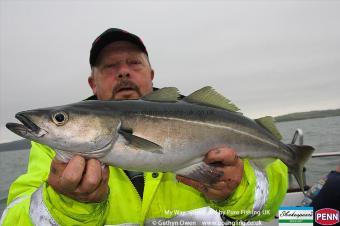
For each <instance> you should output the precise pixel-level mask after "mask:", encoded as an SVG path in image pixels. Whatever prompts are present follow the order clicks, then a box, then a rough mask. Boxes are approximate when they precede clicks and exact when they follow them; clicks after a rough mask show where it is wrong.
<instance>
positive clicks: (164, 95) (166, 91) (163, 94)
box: [142, 87, 180, 102]
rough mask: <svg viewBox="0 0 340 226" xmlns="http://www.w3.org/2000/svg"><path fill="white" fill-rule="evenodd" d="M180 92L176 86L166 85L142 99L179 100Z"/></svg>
mask: <svg viewBox="0 0 340 226" xmlns="http://www.w3.org/2000/svg"><path fill="white" fill-rule="evenodd" d="M179 97H180V93H179V91H178V89H177V88H176V87H164V88H161V89H159V90H156V91H154V92H152V93H150V94H149V95H146V96H144V97H143V98H142V100H147V101H154V102H177V101H178V99H179Z"/></svg>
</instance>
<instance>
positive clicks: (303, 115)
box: [274, 108, 340, 122]
mask: <svg viewBox="0 0 340 226" xmlns="http://www.w3.org/2000/svg"><path fill="white" fill-rule="evenodd" d="M335 116H340V108H339V109H334V110H322V111H307V112H296V113H290V114H286V115H280V116H276V117H274V118H275V121H276V122H287V121H296V120H304V119H313V118H328V117H335Z"/></svg>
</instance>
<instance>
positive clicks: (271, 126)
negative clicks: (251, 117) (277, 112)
mask: <svg viewBox="0 0 340 226" xmlns="http://www.w3.org/2000/svg"><path fill="white" fill-rule="evenodd" d="M255 121H256V122H257V123H258V124H259V125H260V126H262V127H263V128H265V129H266V130H267V131H268V132H270V133H271V134H273V135H274V136H275V137H276V138H277V139H279V140H281V139H282V136H281V134H280V132H279V130H278V129H277V128H276V126H275V123H274V118H273V117H271V116H265V117H262V118H258V119H255Z"/></svg>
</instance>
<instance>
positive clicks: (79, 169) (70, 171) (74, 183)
mask: <svg viewBox="0 0 340 226" xmlns="http://www.w3.org/2000/svg"><path fill="white" fill-rule="evenodd" d="M84 169H85V159H84V158H83V157H81V156H78V155H76V156H74V157H73V158H72V159H71V160H70V161H69V162H68V164H67V166H66V168H65V170H64V172H63V173H62V176H61V178H60V186H61V188H62V189H65V190H66V191H74V190H75V189H76V188H77V187H78V184H79V182H80V181H81V179H82V176H83V172H84Z"/></svg>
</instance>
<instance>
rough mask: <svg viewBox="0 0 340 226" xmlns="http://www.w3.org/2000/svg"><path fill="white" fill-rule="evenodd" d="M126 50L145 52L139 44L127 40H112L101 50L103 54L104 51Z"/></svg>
mask: <svg viewBox="0 0 340 226" xmlns="http://www.w3.org/2000/svg"><path fill="white" fill-rule="evenodd" d="M113 51H117V52H124V51H129V52H143V51H142V50H141V49H140V48H139V47H138V46H137V45H135V44H133V43H131V42H127V41H117V42H112V43H110V44H108V45H107V46H105V47H104V48H103V50H102V51H101V54H103V53H104V52H113Z"/></svg>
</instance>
